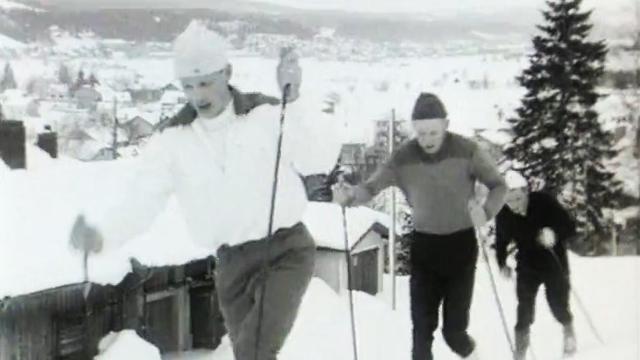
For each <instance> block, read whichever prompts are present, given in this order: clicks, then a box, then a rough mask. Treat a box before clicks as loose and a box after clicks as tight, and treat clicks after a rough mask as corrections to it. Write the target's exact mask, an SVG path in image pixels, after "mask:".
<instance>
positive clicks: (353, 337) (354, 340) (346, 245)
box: [342, 206, 358, 360]
mask: <svg viewBox="0 0 640 360" xmlns="http://www.w3.org/2000/svg"><path fill="white" fill-rule="evenodd" d="M342 228H343V231H344V236H343V238H344V251H345V256H346V257H347V291H348V292H349V315H350V317H351V341H352V345H353V359H354V360H358V338H357V337H356V319H355V315H354V310H353V308H354V306H353V291H352V290H351V288H352V286H351V252H350V248H349V232H348V231H347V211H346V208H345V207H344V206H342Z"/></svg>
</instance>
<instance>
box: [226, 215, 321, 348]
mask: <svg viewBox="0 0 640 360" xmlns="http://www.w3.org/2000/svg"><path fill="white" fill-rule="evenodd" d="M269 241H270V242H271V247H270V252H269V260H268V263H269V273H268V275H267V276H265V274H264V273H263V272H262V264H263V259H264V254H265V245H266V242H265V241H264V239H262V240H257V241H249V242H246V243H243V244H240V245H236V246H232V247H229V246H224V245H223V246H222V247H220V249H218V265H217V267H216V279H215V280H216V287H217V290H218V299H219V301H220V310H221V311H222V315H223V317H224V320H225V326H226V327H227V330H228V331H229V337H230V338H231V343H232V345H233V353H234V355H235V359H236V360H255V359H258V360H275V359H276V358H277V355H278V352H279V351H280V348H281V347H282V345H283V344H284V341H285V339H286V337H287V335H288V334H289V331H290V330H291V328H292V327H293V323H294V321H295V318H296V316H297V313H298V308H299V307H300V303H301V302H302V297H303V295H304V293H305V292H306V289H307V285H308V284H309V281H310V280H311V277H312V275H313V268H314V263H315V244H314V242H313V239H312V238H311V235H310V234H309V232H308V231H307V229H306V227H305V226H304V225H302V224H298V225H296V226H294V227H292V228H289V229H281V230H278V231H277V232H276V233H275V234H274V235H273V237H272V238H271V239H270V240H269ZM265 285H266V292H265V293H264V298H262V299H261V296H262V287H263V286H265ZM261 301H263V302H264V305H263V306H264V312H263V313H262V319H261V326H260V332H259V333H258V323H259V322H260V316H259V310H260V302H261ZM258 337H259V338H260V342H259V346H258V348H257V356H256V339H257V338H258Z"/></svg>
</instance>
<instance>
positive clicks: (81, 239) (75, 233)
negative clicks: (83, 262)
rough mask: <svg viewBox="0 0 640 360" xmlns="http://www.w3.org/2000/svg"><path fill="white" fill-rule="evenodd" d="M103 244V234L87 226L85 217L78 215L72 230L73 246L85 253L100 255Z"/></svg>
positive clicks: (70, 241)
mask: <svg viewBox="0 0 640 360" xmlns="http://www.w3.org/2000/svg"><path fill="white" fill-rule="evenodd" d="M103 242H104V241H103V239H102V234H100V232H99V231H98V230H97V229H96V228H94V227H92V226H90V225H89V224H87V222H86V220H85V219H84V216H83V215H78V217H77V218H76V221H75V223H74V224H73V228H72V229H71V236H70V240H69V243H70V244H71V246H72V247H73V248H74V249H77V250H81V251H83V252H94V253H99V252H100V251H101V250H102V244H103Z"/></svg>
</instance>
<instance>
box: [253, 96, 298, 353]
mask: <svg viewBox="0 0 640 360" xmlns="http://www.w3.org/2000/svg"><path fill="white" fill-rule="evenodd" d="M290 88H291V84H286V85H285V86H284V89H283V90H282V108H281V110H280V128H279V133H278V146H277V149H276V163H275V169H274V171H273V172H274V174H273V183H272V187H271V207H270V209H269V226H268V230H267V238H266V239H265V251H264V258H263V261H262V276H263V277H264V278H263V281H264V282H263V283H262V288H261V289H260V305H259V306H258V324H257V327H256V342H255V349H254V350H255V352H254V359H255V360H258V350H259V349H260V335H261V333H262V331H261V330H262V318H263V317H264V296H265V294H266V293H267V278H268V275H269V257H270V252H271V236H273V220H274V219H273V218H274V214H275V206H276V191H277V190H278V175H279V170H280V158H281V156H282V138H283V135H284V117H285V112H286V108H287V97H288V95H289V89H290Z"/></svg>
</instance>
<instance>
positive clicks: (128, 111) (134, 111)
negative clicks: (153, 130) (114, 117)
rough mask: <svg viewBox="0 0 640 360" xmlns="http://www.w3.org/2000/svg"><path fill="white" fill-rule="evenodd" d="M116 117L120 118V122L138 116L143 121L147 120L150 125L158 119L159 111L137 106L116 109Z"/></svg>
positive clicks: (125, 121)
mask: <svg viewBox="0 0 640 360" xmlns="http://www.w3.org/2000/svg"><path fill="white" fill-rule="evenodd" d="M118 117H119V118H120V120H121V122H122V123H127V122H129V121H130V120H133V119H135V118H136V117H140V118H142V119H144V120H145V121H147V122H149V123H150V124H151V125H154V124H156V123H157V122H158V121H160V113H159V112H157V111H142V110H140V109H138V108H124V109H118Z"/></svg>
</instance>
